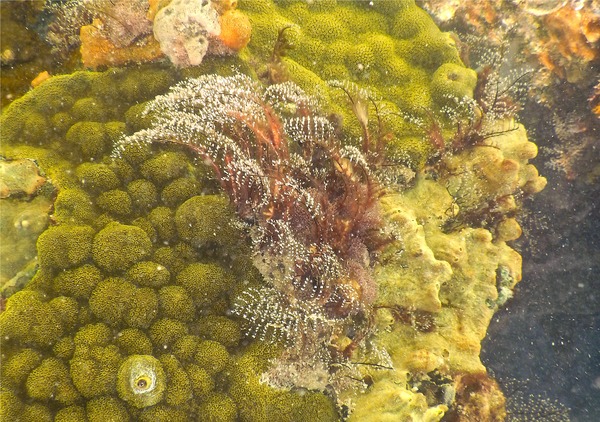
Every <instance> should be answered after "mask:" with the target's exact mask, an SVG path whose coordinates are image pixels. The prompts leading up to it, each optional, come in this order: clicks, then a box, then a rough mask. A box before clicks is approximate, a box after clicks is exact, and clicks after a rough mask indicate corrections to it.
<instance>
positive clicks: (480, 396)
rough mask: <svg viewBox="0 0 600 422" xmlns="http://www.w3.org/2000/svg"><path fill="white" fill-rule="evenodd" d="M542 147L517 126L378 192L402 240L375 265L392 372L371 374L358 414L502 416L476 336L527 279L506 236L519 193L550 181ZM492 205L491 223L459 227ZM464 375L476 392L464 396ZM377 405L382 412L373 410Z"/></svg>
mask: <svg viewBox="0 0 600 422" xmlns="http://www.w3.org/2000/svg"><path fill="white" fill-rule="evenodd" d="M536 153H537V148H536V146H535V144H533V143H531V142H529V141H527V137H526V134H525V131H524V129H523V128H522V127H520V126H519V127H517V128H516V129H514V130H511V131H507V132H505V133H502V134H501V135H498V136H495V137H493V138H490V139H488V141H487V145H481V146H476V147H473V148H469V149H467V150H465V151H463V152H461V153H459V154H456V155H454V156H451V157H449V158H446V159H444V160H443V163H442V167H443V168H444V169H445V170H444V171H442V172H440V173H438V174H437V175H436V176H437V177H431V175H428V174H420V175H419V176H418V178H417V181H416V184H415V186H414V187H413V188H412V189H410V190H408V191H406V192H404V193H402V194H399V193H396V194H389V195H386V196H385V197H384V198H383V199H382V205H383V207H384V209H385V210H386V211H385V212H386V215H387V218H388V221H390V222H391V223H392V224H393V225H394V227H395V229H396V230H397V234H398V237H399V239H401V240H400V241H399V242H398V244H397V245H395V246H394V247H392V248H391V249H390V251H389V255H387V256H383V257H382V259H381V265H380V266H379V268H378V269H377V270H376V280H377V283H378V287H379V296H378V304H377V305H376V307H378V308H379V312H378V313H377V317H376V318H377V321H378V322H377V323H378V324H379V327H380V331H379V335H378V341H380V342H381V344H382V345H384V347H385V348H386V349H387V350H388V351H389V352H390V354H391V358H392V361H393V364H394V365H393V366H394V368H395V369H394V371H389V372H383V373H382V372H379V373H378V374H375V375H374V379H375V383H374V386H373V388H372V389H371V390H369V391H368V392H367V394H365V395H363V396H361V397H359V398H357V400H356V412H355V414H354V415H353V417H354V418H355V419H354V420H357V421H362V420H397V419H395V418H396V417H398V415H402V416H403V417H405V418H409V415H412V417H415V419H416V420H421V419H420V418H421V417H422V418H423V420H440V419H441V418H442V416H443V415H445V414H446V415H448V416H447V418H450V419H448V420H461V421H470V420H502V419H503V417H504V409H503V407H504V398H503V396H502V393H501V392H500V389H499V387H498V386H497V384H495V382H494V381H493V380H491V379H489V378H488V377H487V376H486V375H485V368H484V366H483V365H482V363H481V361H480V360H479V351H480V342H481V340H482V339H483V338H484V337H485V334H486V330H487V327H488V324H489V322H490V320H491V318H492V316H493V314H494V312H495V311H496V310H497V309H498V307H499V306H502V305H503V304H504V303H505V302H506V300H507V299H508V298H510V297H511V296H512V289H513V287H514V285H515V284H516V283H517V282H519V281H520V280H521V256H520V255H519V254H518V253H517V252H516V251H515V250H513V249H512V248H511V247H510V246H508V245H507V244H506V242H507V241H510V240H514V239H516V238H518V237H519V236H520V235H521V229H520V227H519V224H518V223H517V222H516V220H515V219H514V218H511V217H510V216H511V215H513V213H514V211H515V198H514V196H513V195H521V194H522V193H523V192H527V191H529V192H531V193H533V192H538V191H539V190H541V189H543V187H544V186H545V183H546V180H545V179H544V178H543V177H540V176H539V175H538V174H537V171H536V170H535V168H534V167H533V166H532V165H531V164H528V160H529V159H530V158H533V157H534V156H535V155H536ZM458 186H460V188H457V187H458ZM489 202H493V203H494V204H496V206H497V210H496V211H497V212H498V213H499V214H501V217H500V218H498V220H497V221H498V222H497V223H495V224H492V225H491V227H488V228H487V229H485V228H481V227H473V226H476V225H474V224H471V226H469V225H466V224H459V225H456V224H454V222H453V220H454V218H455V217H457V216H460V215H461V213H465V212H467V213H468V210H469V209H471V208H484V207H486V206H488V205H489ZM398 251H402V252H401V253H398ZM465 376H466V377H467V378H466V379H467V381H466V384H467V389H469V388H472V389H473V391H474V392H473V394H471V395H470V396H469V394H466V395H464V396H461V394H460V391H461V389H465V385H463V384H464V383H465V378H464V377H465ZM468 385H470V387H469V386H468ZM407 387H408V388H407ZM410 387H412V389H411V388H410ZM475 391H477V393H475ZM391 396H394V397H396V399H395V400H391V399H390V397H391ZM373 409H384V410H383V414H384V415H386V417H384V418H379V417H373V416H372V414H373V413H372V412H373ZM417 415H419V416H417ZM386 418H388V419H386Z"/></svg>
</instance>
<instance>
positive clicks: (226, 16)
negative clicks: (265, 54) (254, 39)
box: [219, 10, 252, 50]
mask: <svg viewBox="0 0 600 422" xmlns="http://www.w3.org/2000/svg"><path fill="white" fill-rule="evenodd" d="M219 23H220V24H221V34H220V35H219V39H220V40H221V42H222V43H223V44H224V45H226V46H227V47H229V48H231V49H233V50H241V49H242V48H244V47H246V45H248V43H249V42H250V36H251V33H252V26H251V24H250V20H249V19H248V17H247V16H246V15H244V14H243V13H242V12H240V11H238V10H227V11H226V12H225V13H223V14H222V15H221V16H219Z"/></svg>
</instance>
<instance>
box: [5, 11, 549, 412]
mask: <svg viewBox="0 0 600 422" xmlns="http://www.w3.org/2000/svg"><path fill="white" fill-rule="evenodd" d="M234 3H235V2H228V1H220V2H218V3H216V4H215V10H217V9H218V13H220V14H221V16H226V15H227V16H230V18H231V22H233V23H234V24H235V25H238V26H239V27H240V28H241V29H240V31H241V32H240V33H239V34H242V35H243V36H241V37H238V36H237V35H236V36H231V35H230V34H223V32H221V36H222V37H221V39H220V40H221V41H220V42H222V43H223V45H224V46H227V48H230V47H231V46H232V45H235V46H238V45H240V46H242V45H244V44H245V43H246V42H247V32H248V25H246V23H247V22H238V23H235V22H237V21H236V19H239V17H236V16H235V14H234V12H235V10H234V11H232V5H233V4H234ZM162 6H164V4H162V2H153V3H152V5H151V8H152V13H154V14H155V15H156V16H158V14H159V13H160V11H161V10H164V9H161V7H162ZM239 10H240V11H242V12H243V13H244V14H246V15H247V16H248V19H249V20H250V24H251V27H252V38H251V39H250V42H249V44H248V45H247V50H246V51H244V52H243V54H240V55H238V56H233V57H229V58H227V57H218V58H215V57H212V58H211V57H209V56H207V57H204V58H203V60H202V63H201V64H200V66H199V67H195V68H191V69H179V68H173V67H167V66H158V65H153V66H132V67H129V68H125V69H108V70H106V71H104V72H98V73H96V72H75V73H73V74H71V75H63V76H55V77H52V78H50V79H48V80H46V81H45V82H43V83H42V84H40V85H38V86H37V87H36V88H35V89H34V90H32V91H31V92H30V93H29V94H27V95H25V96H24V97H22V98H20V99H18V100H16V101H15V102H13V103H12V104H11V106H10V107H8V108H7V109H6V110H4V111H3V114H2V127H3V130H2V154H3V155H5V156H7V157H10V158H13V157H14V158H23V157H28V158H34V159H36V161H37V162H38V163H39V165H40V167H41V168H42V169H43V170H44V172H45V173H46V175H48V177H50V178H51V180H52V181H53V183H54V184H55V186H56V188H57V189H58V194H57V196H56V201H55V204H54V209H53V214H52V216H51V220H50V221H51V223H52V224H51V227H49V228H48V229H47V230H45V231H44V232H43V233H42V234H41V235H40V237H39V239H38V241H37V251H38V257H39V269H38V270H37V271H36V273H35V276H34V277H33V279H32V280H31V281H30V282H29V283H28V284H27V286H26V287H25V288H24V289H23V290H21V291H19V292H17V293H15V294H13V295H12V296H11V297H10V298H9V299H8V301H7V306H6V309H5V310H4V311H3V312H2V313H1V314H0V336H1V337H2V339H3V345H2V349H3V365H2V368H1V370H0V376H1V377H2V389H1V390H0V394H1V395H2V403H3V405H2V407H1V408H0V412H1V413H0V415H1V416H2V418H3V419H7V420H12V419H15V418H16V417H17V416H19V417H21V418H23V419H29V420H52V419H53V418H54V419H55V420H66V419H85V418H87V420H90V421H96V420H98V421H99V420H109V419H110V420H127V419H134V420H141V421H146V420H148V421H149V420H173V421H176V420H187V419H190V418H192V419H194V418H198V419H200V418H206V419H209V420H217V421H234V420H242V421H264V420H269V419H272V418H273V417H274V416H273V415H276V416H277V418H278V420H283V421H300V420H309V421H310V420H318V421H333V420H340V419H345V418H349V419H353V420H378V421H381V420H407V419H409V418H413V419H424V420H442V418H443V417H444V416H445V415H448V417H450V415H455V416H456V417H457V418H458V419H457V420H461V419H460V418H461V417H462V418H463V420H465V418H468V417H479V416H480V415H481V416H482V417H484V416H485V417H487V416H490V417H494V418H501V417H502V415H503V414H504V409H503V406H504V404H503V399H502V394H501V392H500V391H499V390H498V388H497V386H496V384H495V383H494V381H493V380H492V379H491V378H490V377H489V376H488V375H486V374H485V368H484V366H483V365H482V363H481V361H480V360H479V350H480V342H481V340H482V338H483V337H484V335H485V332H486V329H487V325H488V323H489V321H490V319H491V317H492V315H493V314H494V312H495V311H496V309H497V308H498V307H499V306H501V304H503V303H504V302H505V301H506V300H507V299H508V298H509V297H510V295H511V292H512V288H513V287H514V285H515V284H516V283H517V282H518V281H519V280H520V278H521V272H520V270H521V268H520V267H521V265H520V264H521V261H520V256H519V254H518V253H517V252H515V251H514V250H513V249H511V248H510V246H509V245H507V243H506V242H508V241H510V240H512V239H514V238H516V237H518V236H519V234H520V228H519V225H518V223H517V222H516V220H515V219H514V217H515V216H516V214H517V213H518V210H519V206H520V202H521V200H522V199H523V198H525V197H527V196H528V195H532V194H534V193H535V192H537V191H539V190H540V189H542V188H543V185H544V179H543V178H542V177H540V176H539V175H538V174H537V172H536V171H535V168H534V167H533V166H531V165H530V164H529V163H528V160H529V159H531V158H533V157H534V156H535V153H536V148H535V145H533V144H532V143H530V142H528V141H527V140H526V136H525V132H524V129H523V128H522V127H520V126H518V125H516V124H514V123H513V122H510V121H506V122H496V123H497V124H498V125H500V126H494V125H493V124H492V122H490V121H487V120H486V121H485V126H486V127H485V128H484V129H481V130H480V127H479V126H481V122H483V121H484V120H476V119H471V121H469V119H470V118H471V117H472V116H473V114H469V113H468V112H474V111H475V110H478V111H481V112H482V113H484V114H487V112H488V110H482V107H484V105H485V104H484V103H482V102H478V101H477V100H478V82H479V81H478V80H477V78H476V77H475V74H474V73H473V71H471V70H469V69H467V68H466V67H464V65H463V64H462V62H461V59H460V57H459V52H458V50H457V49H456V45H455V41H454V40H453V38H452V37H450V36H449V35H448V34H444V33H442V32H441V31H439V29H438V28H437V27H436V26H435V25H434V23H433V22H432V21H431V19H430V18H429V17H428V16H427V15H426V14H425V13H424V12H423V11H422V10H421V9H419V8H417V7H416V6H415V4H414V2H413V1H410V0H397V1H383V2H373V5H370V4H369V3H366V2H365V3H363V2H355V3H345V2H344V3H341V4H337V3H336V2H334V1H331V2H330V1H317V2H311V3H306V2H301V1H289V2H284V3H281V4H279V3H278V4H274V3H273V2H271V1H267V0H260V1H259V0H256V1H248V2H245V3H242V4H241V5H240V8H239ZM152 13H151V15H152ZM235 13H237V12H235ZM228 14H229V15H228ZM152 16H154V15H152ZM227 19H229V18H227ZM221 23H223V20H222V21H221ZM223 26H224V27H225V25H224V24H223ZM284 28H287V29H284ZM221 31H223V28H221ZM244 34H245V35H244ZM277 43H278V45H277ZM230 44H231V45H230ZM292 47H294V48H292ZM208 51H209V52H210V48H209V50H208ZM232 65H236V66H237V67H238V69H239V71H238V72H233V74H234V75H233V76H227V75H231V74H232V70H231V67H232ZM256 74H259V75H260V77H263V79H265V80H266V81H268V82H271V83H272V84H271V86H270V87H264V86H263V85H261V83H260V82H259V81H258V80H257V78H255V77H254V75H256ZM199 75H204V76H200V77H199V78H198V76H199ZM190 77H191V78H192V79H187V81H186V82H183V83H182V84H181V85H178V86H176V87H175V88H174V89H173V91H171V94H167V95H163V94H165V93H166V92H167V90H168V88H169V87H171V86H173V85H174V84H175V83H176V82H177V81H179V80H182V79H184V78H190ZM278 78H279V79H280V80H277V79H278ZM327 79H338V80H342V82H332V83H329V84H327V83H326V82H325V80H327ZM344 80H345V81H344ZM190 86H192V88H193V90H192V94H191V95H188V94H190V93H189V92H188V91H189V87H190ZM186 89H188V91H186ZM203 90H204V91H203ZM303 90H304V92H303ZM305 92H306V93H305ZM174 93H175V94H182V95H181V96H180V97H177V96H176V98H173V96H174V95H175V94H174ZM215 93H219V95H215ZM157 95H159V97H158V99H156V100H154V101H151V100H152V99H153V98H155V96H157ZM194 100H198V101H200V102H201V103H194ZM186 101H189V102H186ZM190 105H193V106H194V110H193V111H191V110H190V109H188V108H187V107H188V106H190ZM321 109H322V111H321ZM465 109H467V111H468V112H467V113H466V115H465V114H464V111H465ZM144 110H147V111H146V112H144ZM449 113H450V114H449ZM449 115H450V118H448V116H449ZM198 116H200V117H201V118H198ZM497 116H499V115H494V118H493V119H490V120H495V118H496V117H497ZM202 117H204V118H202ZM153 121H154V122H158V124H159V125H161V126H159V127H157V126H152V122H153ZM424 122H425V123H424ZM428 123H432V124H431V125H430V124H428ZM463 124H467V126H468V127H469V128H472V127H476V129H477V130H473V131H469V130H465V131H463V129H464V128H465V126H463ZM135 132H137V134H134V133H135ZM167 133H168V134H169V137H168V138H167V139H165V138H164V137H162V135H165V134H167ZM170 135H173V136H172V137H171V136H170ZM123 139H125V140H124V141H123ZM131 141H138V142H131ZM150 141H162V142H150ZM165 141H170V142H165ZM117 145H118V146H119V148H118V154H117V155H116V156H114V157H111V156H110V153H111V152H112V151H113V148H114V147H115V146H117ZM190 149H191V150H190ZM198 158H200V159H198ZM215 174H216V177H215ZM415 175H416V176H415ZM413 176H414V178H413ZM375 181H379V183H376V182H375ZM384 189H385V190H384ZM222 191H224V192H225V194H226V196H225V195H223V194H222ZM382 193H385V195H383V196H380V195H381V194H382ZM359 223H360V224H359ZM275 229H276V230H275ZM248 233H249V236H248V238H249V239H250V241H251V242H246V238H247V237H246V236H245V235H247V234H248ZM236 313H237V314H238V315H235V314H236ZM253 337H254V338H253ZM286 341H287V342H291V343H292V344H295V345H298V346H302V347H303V349H302V350H299V351H296V352H294V351H292V352H289V351H287V352H286V347H285V346H286ZM288 344H289V343H288ZM304 346H306V347H304ZM311 354H312V356H309V355H311ZM309 358H310V359H309ZM274 386H276V387H278V388H274ZM472 391H474V392H476V394H472V395H470V394H469V393H470V392H472ZM486 411H487V412H488V413H484V412H486ZM477 412H479V413H477Z"/></svg>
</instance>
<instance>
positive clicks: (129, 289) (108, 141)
mask: <svg viewBox="0 0 600 422" xmlns="http://www.w3.org/2000/svg"><path fill="white" fill-rule="evenodd" d="M175 77H177V75H176V74H175V73H173V71H172V70H165V69H160V68H139V69H128V70H110V71H107V72H105V73H88V72H77V73H74V74H72V75H68V76H60V77H54V78H52V79H50V80H48V81H46V82H44V83H43V84H42V85H40V86H39V87H38V88H36V89H35V90H34V91H32V92H31V93H30V94H29V95H26V96H25V97H23V98H21V99H19V100H17V101H15V102H14V103H13V104H12V105H11V106H10V107H9V108H8V109H7V110H6V111H5V112H4V113H3V115H2V126H3V131H2V136H3V138H2V147H3V151H2V153H3V154H4V155H6V156H9V157H10V156H29V157H33V158H36V160H37V161H38V162H39V163H40V166H41V167H42V168H43V169H45V170H46V171H47V174H48V176H49V177H50V178H51V179H52V181H53V183H55V184H56V186H57V188H58V196H57V198H56V201H55V203H54V212H53V215H52V220H53V225H52V226H51V227H50V228H49V229H47V230H46V231H45V232H43V233H42V235H41V236H40V237H39V239H38V243H37V249H38V257H39V264H40V268H39V270H38V272H37V274H36V276H35V277H34V279H33V280H31V282H30V283H29V284H28V285H27V287H26V288H25V289H24V290H22V291H20V292H18V293H16V294H14V295H13V296H11V297H10V298H9V300H8V302H7V307H6V309H5V310H4V311H3V312H2V313H1V314H0V336H1V338H2V368H1V373H0V374H1V379H2V387H1V390H0V400H1V401H0V403H1V405H0V419H2V420H23V421H46V420H48V421H51V420H56V421H85V420H87V421H107V420H113V421H126V420H141V421H144V420H148V421H150V420H151V421H156V420H164V421H167V420H168V421H178V420H181V421H184V420H190V419H192V420H211V421H234V420H245V421H264V420H268V416H267V415H273V414H277V415H280V417H281V420H335V419H336V418H337V413H336V411H335V407H334V405H333V403H332V402H331V400H330V399H329V398H327V397H326V396H324V395H323V394H321V393H317V392H315V393H313V392H310V393H306V394H297V393H292V392H289V391H276V390H274V389H272V388H270V387H268V386H265V385H262V384H260V383H259V376H260V373H262V372H263V371H264V370H266V368H267V359H268V358H270V357H274V356H276V354H277V348H276V347H275V346H271V345H261V344H258V343H256V344H253V345H252V346H250V347H245V346H242V343H241V341H240V339H241V332H240V327H239V325H238V322H236V321H234V320H233V319H232V318H230V317H228V316H227V313H228V312H227V310H228V309H229V308H230V306H231V304H230V298H231V296H232V295H234V294H235V292H236V291H237V290H238V289H239V288H240V287H241V285H252V284H255V283H257V280H258V278H257V277H258V276H257V273H256V270H254V269H253V267H252V265H251V262H250V261H249V260H248V258H246V257H247V255H248V254H247V252H246V251H245V246H244V242H243V241H242V240H241V237H240V235H239V234H238V233H237V231H236V230H235V229H233V228H232V227H231V225H230V218H231V216H232V212H231V210H230V208H229V205H228V201H227V199H226V198H225V197H223V196H221V195H220V194H218V193H217V191H216V189H215V186H216V185H215V184H214V182H211V181H210V180H208V179H207V177H206V174H207V170H206V169H205V168H204V167H203V166H201V165H196V163H194V161H193V159H191V158H190V157H189V156H188V155H187V154H186V153H185V152H183V151H182V150H177V149H171V150H169V149H158V148H141V149H139V148H131V149H128V150H127V151H124V152H123V155H122V158H121V159H117V160H113V159H111V158H109V157H108V154H109V152H110V151H111V150H112V143H113V141H114V140H115V139H116V138H117V137H119V136H121V135H122V134H124V133H132V132H133V131H134V130H137V129H140V128H142V127H143V126H144V125H145V123H144V122H143V119H140V118H139V117H138V114H139V113H138V112H139V110H140V105H135V104H136V103H138V102H143V101H144V100H146V99H150V98H153V97H154V96H155V95H156V94H159V93H163V92H164V91H166V89H167V88H168V87H169V86H170V85H172V84H173V82H174V78H175ZM134 81H135V82H134ZM141 105H142V106H143V104H141Z"/></svg>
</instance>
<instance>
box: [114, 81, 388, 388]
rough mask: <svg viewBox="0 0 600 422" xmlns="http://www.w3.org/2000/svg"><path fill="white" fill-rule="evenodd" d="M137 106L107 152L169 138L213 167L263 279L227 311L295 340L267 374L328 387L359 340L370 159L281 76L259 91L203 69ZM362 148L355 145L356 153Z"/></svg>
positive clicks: (364, 309)
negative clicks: (139, 124)
mask: <svg viewBox="0 0 600 422" xmlns="http://www.w3.org/2000/svg"><path fill="white" fill-rule="evenodd" d="M355 101H356V102H359V101H360V100H358V99H356V100H355ZM355 108H356V107H355ZM363 108H365V107H364V106H363ZM146 113H149V114H151V115H153V116H155V120H154V124H153V125H152V127H151V128H150V129H146V130H142V131H139V132H137V133H135V134H133V135H132V136H129V137H126V138H124V139H122V140H121V142H120V144H119V146H118V147H117V150H116V152H117V154H118V152H119V149H122V148H124V147H125V145H127V144H132V143H134V144H135V143H150V142H168V143H176V144H181V145H185V146H187V147H189V148H191V149H192V150H193V151H194V152H195V153H196V154H197V155H198V157H199V158H200V159H202V160H203V161H204V162H205V163H206V164H208V165H209V166H210V167H211V168H212V169H213V171H214V174H215V176H216V178H217V180H218V181H219V182H220V184H221V186H222V188H223V189H224V191H225V192H226V193H227V195H228V196H229V198H230V201H231V204H232V205H233V207H234V208H235V210H236V212H237V215H238V217H239V219H240V223H241V225H242V226H243V228H244V229H245V230H246V231H247V233H248V234H249V237H250V239H251V241H252V245H253V250H254V263H255V266H256V267H257V268H258V269H259V270H260V272H261V274H262V275H263V277H264V279H265V280H266V282H267V286H265V287H262V288H250V289H247V290H246V291H244V292H243V293H242V294H240V295H239V297H238V298H237V300H236V302H235V304H234V307H233V312H234V313H235V314H237V315H239V316H241V317H242V318H243V319H244V320H246V321H247V322H248V323H249V324H248V325H249V327H248V331H247V332H248V334H249V335H250V336H252V337H255V338H258V339H261V340H267V341H283V342H285V343H287V344H288V345H289V346H293V347H289V348H288V351H287V352H286V353H285V355H284V356H283V357H281V358H280V361H281V365H279V367H278V365H274V366H273V370H272V379H271V380H270V381H271V382H272V383H273V384H276V385H281V386H291V385H294V384H295V385H298V380H299V379H300V384H302V383H303V382H304V384H305V385H303V386H305V387H313V388H315V387H317V388H325V386H326V385H327V384H333V385H335V384H336V383H335V380H332V379H329V377H330V375H331V376H333V377H335V371H332V367H333V366H334V364H335V363H340V362H342V361H345V360H347V358H348V357H349V356H350V354H351V353H352V351H353V350H354V349H355V348H356V347H357V346H359V345H360V344H361V343H362V340H363V339H364V338H365V337H366V336H368V335H369V329H370V327H369V317H370V306H371V304H372V303H373V301H374V298H375V294H376V287H375V284H374V281H373V278H372V274H371V267H372V265H373V263H374V257H375V254H376V252H377V250H378V249H379V248H380V247H381V246H382V245H383V244H384V243H385V238H384V235H383V231H382V228H381V227H382V221H381V217H380V213H379V209H378V201H377V199H378V197H379V195H380V193H381V189H380V188H379V187H378V183H377V181H376V180H375V178H374V176H373V174H372V171H371V168H370V165H369V163H368V161H367V157H369V156H371V155H372V154H363V153H361V151H359V150H358V149H357V148H355V147H350V146H342V144H341V143H340V141H339V140H338V139H337V138H336V136H335V130H334V126H333V125H332V123H331V122H330V121H329V120H327V119H326V118H325V117H323V116H322V115H320V114H319V112H318V108H317V104H316V102H315V100H314V99H313V98H311V97H309V96H307V95H306V94H305V93H304V92H303V91H302V90H301V89H300V88H299V87H298V86H296V85H295V84H293V83H290V82H285V83H280V84H275V85H271V86H269V87H267V88H265V87H263V86H262V85H260V84H259V83H257V82H255V81H253V80H252V79H250V78H249V77H248V76H245V75H242V74H236V75H234V76H231V77H222V76H218V75H204V76H201V77H200V78H197V79H191V80H188V81H185V82H183V83H181V84H179V85H178V86H176V87H175V88H173V89H172V90H171V91H170V92H169V93H168V94H166V95H163V96H159V97H157V98H156V99H155V100H154V101H152V102H151V103H150V105H149V106H148V108H147V109H146ZM365 113H366V111H365V110H363V117H362V121H363V122H364V124H365V131H366V123H367V117H366V114H365ZM359 120H361V119H359ZM365 133H366V132H365ZM369 147H370V145H369V143H368V142H367V141H365V142H364V143H363V148H364V151H363V152H364V153H368V152H369ZM341 339H349V341H348V342H347V343H344V344H336V341H339V340H341ZM332 345H335V346H334V347H333V348H332V347H331V346H332ZM294 365H295V366H294ZM309 368H310V369H309ZM301 372H305V373H308V375H304V376H303V377H300V378H298V373H301ZM330 373H333V374H330Z"/></svg>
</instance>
